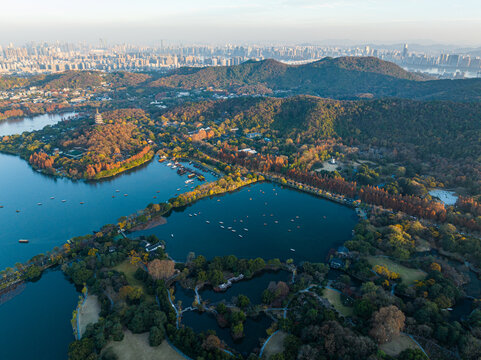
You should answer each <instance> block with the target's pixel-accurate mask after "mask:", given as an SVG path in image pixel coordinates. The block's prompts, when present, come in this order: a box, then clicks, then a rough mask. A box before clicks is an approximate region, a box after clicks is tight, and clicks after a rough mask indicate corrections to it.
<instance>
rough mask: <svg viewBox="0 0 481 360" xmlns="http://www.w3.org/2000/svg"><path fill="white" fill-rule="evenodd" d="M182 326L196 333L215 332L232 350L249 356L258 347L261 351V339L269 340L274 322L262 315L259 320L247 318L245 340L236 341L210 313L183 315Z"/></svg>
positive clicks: (187, 313) (191, 312) (196, 312)
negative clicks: (268, 331) (269, 332)
mask: <svg viewBox="0 0 481 360" xmlns="http://www.w3.org/2000/svg"><path fill="white" fill-rule="evenodd" d="M182 324H183V325H186V326H189V327H191V328H192V329H193V330H194V331H195V332H199V333H200V332H205V331H207V330H215V332H216V334H217V336H218V337H219V338H220V339H221V340H222V341H224V342H225V343H226V344H227V345H228V346H230V347H231V348H233V349H235V350H237V351H239V352H240V353H241V354H243V355H249V354H250V353H251V352H252V351H253V350H254V349H255V348H256V347H258V348H259V349H260V347H261V345H262V344H260V342H259V338H261V339H267V338H268V337H269V336H268V335H267V333H266V330H267V329H268V328H269V326H270V325H271V324H272V320H271V319H270V318H268V317H267V316H266V315H260V316H259V318H257V319H252V318H247V319H246V321H245V322H244V334H245V338H244V339H242V340H240V341H234V340H233V339H232V336H231V335H230V329H228V328H227V329H222V328H220V327H219V326H218V325H217V320H216V319H215V317H214V316H213V315H211V314H209V313H200V312H198V311H188V312H185V313H184V314H183V315H182Z"/></svg>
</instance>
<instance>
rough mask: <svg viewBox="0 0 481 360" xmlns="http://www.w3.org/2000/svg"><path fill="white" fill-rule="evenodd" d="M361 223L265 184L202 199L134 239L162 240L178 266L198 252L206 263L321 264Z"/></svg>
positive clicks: (346, 212)
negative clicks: (225, 259) (226, 258)
mask: <svg viewBox="0 0 481 360" xmlns="http://www.w3.org/2000/svg"><path fill="white" fill-rule="evenodd" d="M194 214H197V216H194ZM190 215H192V216H190ZM207 221H208V222H209V223H207ZM221 222H222V223H221ZM356 222H357V217H356V214H355V212H354V211H353V210H352V209H350V208H348V207H345V206H342V205H340V204H337V203H334V202H330V201H327V200H323V199H320V198H317V197H315V196H313V195H309V194H306V193H302V192H299V191H295V190H292V189H288V188H283V187H281V186H279V185H275V184H272V183H261V184H255V185H253V186H248V187H245V188H243V189H241V190H239V191H237V192H234V193H231V194H226V195H224V196H220V197H216V198H213V199H203V200H201V201H199V202H197V203H194V204H193V205H191V206H189V207H187V208H186V209H184V210H182V211H180V212H177V213H173V214H172V215H170V216H169V217H168V221H167V224H165V225H162V226H159V227H157V228H154V229H150V230H145V231H140V232H137V233H135V234H133V235H134V236H135V235H150V234H155V235H157V236H158V237H159V238H160V239H163V240H165V241H166V243H167V252H168V253H169V255H170V256H171V257H173V258H174V259H175V260H178V261H184V260H185V259H186V257H187V255H188V253H189V252H190V251H193V252H195V254H196V255H200V254H202V255H204V256H206V257H207V258H213V257H214V256H216V255H220V256H223V255H230V254H233V255H235V256H237V257H238V258H256V257H262V258H264V259H272V258H279V259H281V260H286V259H289V258H293V259H294V260H295V261H296V262H299V261H304V260H308V261H317V262H319V261H324V260H325V259H326V255H327V253H328V251H329V249H331V248H333V247H336V246H338V245H340V244H342V243H343V242H344V241H346V240H348V239H350V238H351V234H352V229H353V228H354V225H355V224H356ZM222 227H224V228H222ZM229 227H231V228H232V229H229ZM193 229H195V230H193ZM245 229H247V230H245ZM233 230H235V232H233ZM291 249H292V250H295V251H292V250H291Z"/></svg>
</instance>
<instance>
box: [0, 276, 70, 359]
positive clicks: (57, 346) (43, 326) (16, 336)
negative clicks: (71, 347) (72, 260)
mask: <svg viewBox="0 0 481 360" xmlns="http://www.w3.org/2000/svg"><path fill="white" fill-rule="evenodd" d="M78 296H79V293H77V292H76V290H75V287H74V285H73V284H71V283H70V282H68V281H67V279H66V278H65V276H64V275H63V273H62V272H61V271H47V272H46V273H44V275H43V276H42V278H41V280H40V281H37V282H35V283H28V284H27V285H26V287H25V289H24V290H23V291H22V292H21V293H20V294H18V295H17V296H16V297H15V298H13V299H11V300H9V301H7V302H5V303H4V304H2V305H0V359H2V360H9V359H35V360H52V359H66V358H67V350H68V344H69V343H70V342H71V341H73V340H74V337H73V333H72V326H71V325H70V319H71V318H72V311H73V309H75V306H76V304H77V301H78Z"/></svg>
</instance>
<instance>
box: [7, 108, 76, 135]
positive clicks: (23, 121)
mask: <svg viewBox="0 0 481 360" xmlns="http://www.w3.org/2000/svg"><path fill="white" fill-rule="evenodd" d="M76 114H77V113H75V112H65V113H63V114H43V115H36V116H32V117H23V118H17V119H7V120H2V121H0V136H5V135H14V134H21V133H23V132H24V131H34V130H40V129H43V128H44V127H45V126H47V125H55V124H56V123H58V122H60V121H62V120H64V119H66V118H68V117H71V116H75V115H76Z"/></svg>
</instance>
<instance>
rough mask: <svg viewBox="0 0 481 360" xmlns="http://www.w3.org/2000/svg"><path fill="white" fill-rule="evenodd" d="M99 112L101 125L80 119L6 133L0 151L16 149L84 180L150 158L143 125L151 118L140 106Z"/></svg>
mask: <svg viewBox="0 0 481 360" xmlns="http://www.w3.org/2000/svg"><path fill="white" fill-rule="evenodd" d="M103 116H104V122H105V124H103V125H94V124H92V119H89V118H80V119H78V120H67V121H63V122H61V123H58V124H56V125H54V126H51V127H50V126H47V127H45V128H44V129H42V130H40V131H35V132H31V133H23V134H22V135H13V136H5V137H3V139H2V141H1V142H0V150H1V151H4V152H9V153H14V154H19V155H20V156H22V157H24V158H25V159H28V161H29V162H30V164H32V165H33V166H34V167H35V168H37V169H41V170H43V171H44V172H46V173H49V174H56V175H64V176H68V177H72V178H87V179H93V178H94V179H97V178H103V177H108V176H112V175H115V174H117V173H119V172H121V171H124V170H127V169H130V168H132V167H134V166H137V165H140V164H142V163H144V162H146V161H148V160H150V159H151V158H152V157H153V149H152V147H151V146H150V145H149V144H148V141H147V138H148V136H149V135H150V132H147V130H144V129H143V125H144V124H146V123H148V122H149V121H150V118H149V116H148V115H147V114H146V113H145V112H144V111H143V110H140V109H118V110H113V111H107V112H105V113H103Z"/></svg>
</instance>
